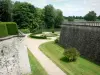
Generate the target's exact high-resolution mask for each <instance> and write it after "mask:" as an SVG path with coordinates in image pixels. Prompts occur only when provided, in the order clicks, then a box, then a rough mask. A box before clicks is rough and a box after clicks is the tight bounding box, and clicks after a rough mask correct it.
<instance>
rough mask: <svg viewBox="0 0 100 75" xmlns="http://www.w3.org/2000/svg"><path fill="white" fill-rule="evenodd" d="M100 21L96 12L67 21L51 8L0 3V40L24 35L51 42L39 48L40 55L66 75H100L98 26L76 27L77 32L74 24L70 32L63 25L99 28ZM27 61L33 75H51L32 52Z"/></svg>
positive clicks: (11, 2)
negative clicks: (86, 24) (80, 24)
mask: <svg viewBox="0 0 100 75" xmlns="http://www.w3.org/2000/svg"><path fill="white" fill-rule="evenodd" d="M99 21H100V16H97V14H96V12H95V11H89V13H87V14H86V15H84V16H67V17H66V16H64V15H63V12H62V11H61V10H60V9H56V8H55V7H54V6H53V5H51V4H49V5H46V6H45V7H44V8H38V7H36V6H34V5H32V4H30V3H28V2H20V1H16V2H13V0H12V1H11V0H0V38H4V37H7V36H12V35H19V34H20V33H19V32H22V33H23V34H25V35H26V36H27V35H28V36H27V37H28V38H30V39H32V40H43V41H44V40H49V42H46V43H43V44H41V45H40V46H39V49H40V50H39V51H41V52H42V53H44V54H45V55H46V56H47V57H48V58H49V59H50V60H52V61H53V63H54V64H56V65H57V66H58V67H59V68H60V69H61V70H62V71H63V72H64V73H66V74H67V75H100V59H99V57H100V47H99V45H100V43H99V42H98V41H100V37H99V27H98V26H97V27H96V26H93V27H92V26H91V28H88V27H89V26H87V27H82V28H81V27H75V28H76V29H74V26H73V25H71V24H69V27H68V28H65V27H62V25H63V24H66V23H77V22H78V23H84V24H85V23H92V24H95V23H96V24H99ZM66 26H67V25H66ZM83 26H84V25H83ZM78 28H80V29H78ZM92 28H94V29H92ZM71 29H72V30H73V31H72V30H71ZM86 29H87V30H86ZM96 29H97V30H96ZM79 30H80V31H82V32H84V33H81V32H80V31H79ZM62 31H63V33H62ZM86 31H88V33H87V32H86ZM91 31H93V33H92V32H91ZM83 34H84V38H83V36H82V35H83ZM93 34H94V35H93ZM79 35H80V37H79ZM87 35H88V36H87ZM95 35H96V36H95ZM62 36H63V37H62ZM75 36H77V37H78V39H77V38H76V37H75ZM90 36H92V37H90ZM94 36H95V37H96V38H95V37H94ZM66 37H67V38H66ZM52 38H54V39H52ZM55 38H56V39H55ZM80 38H81V39H82V40H83V41H82V42H81V39H80ZM85 38H86V39H85ZM73 39H74V40H73ZM84 39H85V40H84ZM87 39H88V40H87ZM61 40H63V41H61ZM77 40H78V41H77ZM70 41H71V42H70ZM73 41H74V42H73ZM79 41H80V42H79ZM90 43H92V44H91V45H90ZM77 44H78V46H77ZM94 44H95V45H94ZM71 45H72V46H71ZM33 46H34V45H33ZM79 46H80V47H81V48H79ZM91 46H92V47H91ZM83 47H84V48H83ZM91 48H92V49H91ZM81 50H82V51H81ZM82 54H83V55H82ZM92 55H93V57H92ZM28 57H29V62H30V67H31V71H32V74H31V75H48V73H47V72H46V70H45V68H43V67H42V65H41V64H40V62H39V61H38V60H37V58H36V57H35V56H34V55H33V54H32V52H31V50H28ZM88 58H89V59H88ZM91 59H93V60H91Z"/></svg>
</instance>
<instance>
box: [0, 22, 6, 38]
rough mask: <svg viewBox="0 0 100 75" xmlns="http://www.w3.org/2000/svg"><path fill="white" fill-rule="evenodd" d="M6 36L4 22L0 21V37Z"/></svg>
mask: <svg viewBox="0 0 100 75" xmlns="http://www.w3.org/2000/svg"><path fill="white" fill-rule="evenodd" d="M5 36H8V31H7V27H6V24H4V23H0V37H5Z"/></svg>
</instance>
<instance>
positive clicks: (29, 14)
mask: <svg viewBox="0 0 100 75" xmlns="http://www.w3.org/2000/svg"><path fill="white" fill-rule="evenodd" d="M35 12H36V8H35V7H34V6H33V5H31V4H29V3H26V2H15V4H14V6H13V21H15V22H16V23H17V24H18V26H19V28H27V27H28V26H29V25H32V24H33V21H34V19H35Z"/></svg>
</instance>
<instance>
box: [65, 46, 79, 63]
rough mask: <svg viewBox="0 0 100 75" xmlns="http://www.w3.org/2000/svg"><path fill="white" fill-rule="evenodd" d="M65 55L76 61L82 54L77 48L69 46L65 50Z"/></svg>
mask: <svg viewBox="0 0 100 75" xmlns="http://www.w3.org/2000/svg"><path fill="white" fill-rule="evenodd" d="M64 55H65V57H66V58H67V59H68V60H69V61H74V60H76V59H77V57H78V56H79V55H80V54H79V52H78V51H77V49H76V48H67V49H65V51H64Z"/></svg>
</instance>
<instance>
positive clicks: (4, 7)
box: [0, 0, 12, 22]
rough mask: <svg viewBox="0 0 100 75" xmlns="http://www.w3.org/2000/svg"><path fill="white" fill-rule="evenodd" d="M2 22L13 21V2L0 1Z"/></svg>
mask: <svg viewBox="0 0 100 75" xmlns="http://www.w3.org/2000/svg"><path fill="white" fill-rule="evenodd" d="M0 21H3V22H7V21H12V2H11V0H0Z"/></svg>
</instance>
